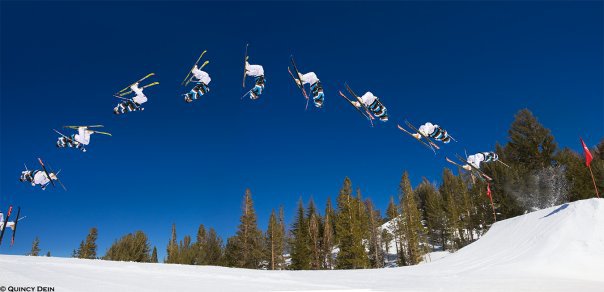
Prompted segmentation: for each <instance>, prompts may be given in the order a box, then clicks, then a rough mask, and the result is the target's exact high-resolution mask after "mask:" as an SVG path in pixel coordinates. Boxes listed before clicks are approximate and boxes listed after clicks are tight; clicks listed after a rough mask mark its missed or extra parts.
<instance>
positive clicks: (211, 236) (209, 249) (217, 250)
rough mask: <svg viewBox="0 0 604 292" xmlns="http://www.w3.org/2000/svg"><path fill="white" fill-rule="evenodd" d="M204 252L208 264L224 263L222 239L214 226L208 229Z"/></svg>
mask: <svg viewBox="0 0 604 292" xmlns="http://www.w3.org/2000/svg"><path fill="white" fill-rule="evenodd" d="M204 253H205V263H206V264H207V265H212V266H218V265H221V264H223V262H222V260H223V250H222V239H221V238H220V237H219V236H218V234H217V233H216V230H214V228H210V231H208V234H207V236H206V242H205V244H204Z"/></svg>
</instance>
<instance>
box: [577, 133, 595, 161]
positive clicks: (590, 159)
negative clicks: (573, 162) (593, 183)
mask: <svg viewBox="0 0 604 292" xmlns="http://www.w3.org/2000/svg"><path fill="white" fill-rule="evenodd" d="M579 139H581V144H582V145H583V152H584V153H585V165H587V167H589V165H590V164H591V161H592V160H593V159H594V157H593V156H592V155H591V152H589V148H587V145H585V142H583V139H582V138H579Z"/></svg>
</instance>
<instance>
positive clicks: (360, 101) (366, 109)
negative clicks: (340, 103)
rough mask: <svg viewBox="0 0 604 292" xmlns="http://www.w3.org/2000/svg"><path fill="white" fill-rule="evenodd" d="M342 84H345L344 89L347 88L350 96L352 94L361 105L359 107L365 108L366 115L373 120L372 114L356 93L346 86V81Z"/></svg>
mask: <svg viewBox="0 0 604 292" xmlns="http://www.w3.org/2000/svg"><path fill="white" fill-rule="evenodd" d="M344 85H345V86H346V90H348V92H349V93H350V94H351V95H352V96H354V98H355V99H356V100H357V101H358V102H359V104H360V105H361V107H363V109H364V110H365V112H367V115H368V116H370V117H371V119H372V120H373V115H372V114H371V111H370V110H369V109H368V108H367V107H366V106H365V104H364V103H363V100H362V99H361V98H360V97H359V96H358V95H357V94H356V93H354V91H352V88H350V86H348V83H344ZM352 105H354V104H352ZM355 107H356V106H355ZM372 125H373V122H372Z"/></svg>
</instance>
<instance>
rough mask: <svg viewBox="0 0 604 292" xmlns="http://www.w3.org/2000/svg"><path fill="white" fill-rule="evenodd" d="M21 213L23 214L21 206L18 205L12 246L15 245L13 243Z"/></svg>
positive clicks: (11, 240)
mask: <svg viewBox="0 0 604 292" xmlns="http://www.w3.org/2000/svg"><path fill="white" fill-rule="evenodd" d="M19 214H21V207H17V217H15V218H17V219H16V220H15V225H13V236H11V239H10V246H13V244H15V234H17V223H19Z"/></svg>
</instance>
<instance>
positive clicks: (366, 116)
mask: <svg viewBox="0 0 604 292" xmlns="http://www.w3.org/2000/svg"><path fill="white" fill-rule="evenodd" d="M338 93H340V95H341V96H342V97H343V98H344V99H345V100H346V101H348V103H350V105H352V107H354V109H356V110H357V111H358V112H359V113H360V114H361V115H362V116H363V117H365V118H366V119H368V120H369V123H371V126H372V127H373V117H372V116H368V115H367V114H366V113H365V112H363V111H362V110H361V109H359V108H358V107H356V106H355V105H354V103H352V101H351V100H350V99H349V98H348V97H347V96H346V95H345V94H344V93H342V91H338Z"/></svg>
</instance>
